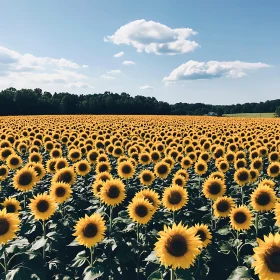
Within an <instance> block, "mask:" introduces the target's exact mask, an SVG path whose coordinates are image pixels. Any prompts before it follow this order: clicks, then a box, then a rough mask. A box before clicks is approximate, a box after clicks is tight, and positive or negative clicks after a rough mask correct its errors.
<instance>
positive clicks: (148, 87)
mask: <svg viewBox="0 0 280 280" xmlns="http://www.w3.org/2000/svg"><path fill="white" fill-rule="evenodd" d="M140 89H142V90H153V89H154V88H153V87H151V86H148V85H146V86H142V87H140Z"/></svg>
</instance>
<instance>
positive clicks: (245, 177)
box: [237, 171, 249, 182]
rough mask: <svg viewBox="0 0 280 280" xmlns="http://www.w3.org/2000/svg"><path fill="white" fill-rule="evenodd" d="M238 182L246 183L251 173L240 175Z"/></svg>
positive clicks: (241, 173)
mask: <svg viewBox="0 0 280 280" xmlns="http://www.w3.org/2000/svg"><path fill="white" fill-rule="evenodd" d="M237 177H238V180H239V181H241V182H245V181H247V180H248V179H249V173H248V172H246V171H242V172H240V173H239V174H238V176H237Z"/></svg>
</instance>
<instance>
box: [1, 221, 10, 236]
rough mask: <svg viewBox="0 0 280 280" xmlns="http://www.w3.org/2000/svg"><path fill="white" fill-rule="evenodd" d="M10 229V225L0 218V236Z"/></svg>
mask: <svg viewBox="0 0 280 280" xmlns="http://www.w3.org/2000/svg"><path fill="white" fill-rule="evenodd" d="M9 229H10V224H9V222H8V221H7V219H5V218H0V236H1V235H4V234H5V233H7V232H8V231H9Z"/></svg>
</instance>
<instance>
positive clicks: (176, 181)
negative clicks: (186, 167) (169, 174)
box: [175, 178, 183, 186]
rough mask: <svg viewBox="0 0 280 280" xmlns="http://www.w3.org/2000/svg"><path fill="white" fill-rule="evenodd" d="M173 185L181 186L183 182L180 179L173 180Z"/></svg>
mask: <svg viewBox="0 0 280 280" xmlns="http://www.w3.org/2000/svg"><path fill="white" fill-rule="evenodd" d="M175 184H176V185H179V186H182V185H183V180H182V179H180V178H177V179H176V180H175Z"/></svg>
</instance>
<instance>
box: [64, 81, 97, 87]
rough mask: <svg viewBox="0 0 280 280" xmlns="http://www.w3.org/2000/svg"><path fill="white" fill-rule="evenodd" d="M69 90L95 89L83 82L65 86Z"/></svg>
mask: <svg viewBox="0 0 280 280" xmlns="http://www.w3.org/2000/svg"><path fill="white" fill-rule="evenodd" d="M65 87H67V88H94V87H93V86H90V85H89V84H88V83H83V82H76V83H69V84H67V85H65Z"/></svg>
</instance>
